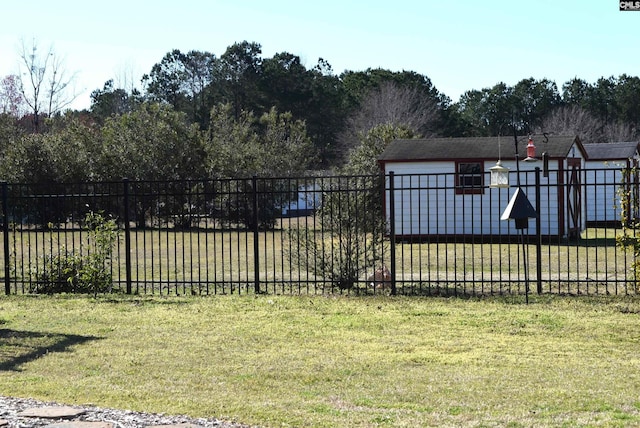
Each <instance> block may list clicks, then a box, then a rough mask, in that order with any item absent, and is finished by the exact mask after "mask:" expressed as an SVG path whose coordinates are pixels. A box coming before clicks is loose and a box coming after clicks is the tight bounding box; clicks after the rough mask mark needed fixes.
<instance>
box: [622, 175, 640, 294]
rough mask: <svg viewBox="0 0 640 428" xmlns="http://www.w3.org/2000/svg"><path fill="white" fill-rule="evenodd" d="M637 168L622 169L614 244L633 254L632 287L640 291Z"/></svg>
mask: <svg viewBox="0 0 640 428" xmlns="http://www.w3.org/2000/svg"><path fill="white" fill-rule="evenodd" d="M637 182H638V169H637V168H635V167H634V168H631V169H625V170H623V171H622V179H621V185H620V186H619V187H618V189H617V194H618V199H619V204H620V206H619V207H620V223H621V226H622V233H621V234H619V235H617V236H616V245H617V246H618V247H620V248H622V249H623V250H625V251H628V252H631V253H632V254H633V262H632V263H631V271H632V273H633V277H634V282H635V283H634V288H635V290H636V292H640V234H638V228H639V227H640V221H638V209H639V207H638V203H639V202H640V201H639V197H638V188H637V186H638V184H637Z"/></svg>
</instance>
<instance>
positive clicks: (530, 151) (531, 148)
mask: <svg viewBox="0 0 640 428" xmlns="http://www.w3.org/2000/svg"><path fill="white" fill-rule="evenodd" d="M537 160H538V159H536V146H535V145H534V144H533V138H531V136H529V141H528V142H527V157H526V158H524V161H525V162H536V161H537Z"/></svg>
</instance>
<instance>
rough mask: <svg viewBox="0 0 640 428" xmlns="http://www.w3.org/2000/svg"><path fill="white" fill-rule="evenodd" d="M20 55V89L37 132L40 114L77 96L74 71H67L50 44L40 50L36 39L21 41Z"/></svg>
mask: <svg viewBox="0 0 640 428" xmlns="http://www.w3.org/2000/svg"><path fill="white" fill-rule="evenodd" d="M19 56H20V74H19V88H20V93H21V94H22V96H23V99H24V101H25V103H26V104H27V105H28V106H29V109H30V112H31V114H32V115H33V128H34V131H35V132H39V131H40V126H41V117H42V116H43V115H44V116H45V117H47V116H51V115H54V114H57V113H59V112H61V111H62V110H64V109H65V108H67V107H69V106H70V105H71V103H72V102H73V101H74V100H75V99H76V98H77V96H78V94H77V93H76V92H75V90H74V88H73V83H74V81H75V74H71V75H70V74H69V73H67V71H66V70H65V68H64V62H63V60H62V58H60V57H59V56H58V55H57V54H56V53H55V51H54V50H53V47H50V48H49V49H48V50H47V51H45V52H44V54H40V52H39V51H38V45H37V42H36V41H35V40H34V41H33V43H32V44H31V45H30V46H27V45H26V44H25V43H24V41H23V42H22V45H21V49H20V52H19Z"/></svg>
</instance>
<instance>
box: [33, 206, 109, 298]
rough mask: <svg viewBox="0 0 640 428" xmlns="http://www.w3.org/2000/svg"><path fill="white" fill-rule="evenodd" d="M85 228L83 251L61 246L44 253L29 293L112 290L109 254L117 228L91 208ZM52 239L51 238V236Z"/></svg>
mask: <svg viewBox="0 0 640 428" xmlns="http://www.w3.org/2000/svg"><path fill="white" fill-rule="evenodd" d="M84 229H85V230H87V231H88V233H87V235H86V236H87V238H86V242H85V244H86V245H85V253H84V254H83V252H82V249H81V250H79V251H75V250H74V251H67V250H63V251H62V252H61V253H60V254H57V255H53V254H52V255H48V256H46V257H45V259H44V262H43V264H42V269H41V270H36V275H35V276H36V281H35V283H33V284H32V285H31V288H30V290H29V291H30V292H31V293H39V294H53V293H87V294H89V293H91V294H94V295H96V294H98V293H104V292H108V291H111V287H112V282H113V281H112V276H111V256H112V254H113V246H114V244H115V242H116V241H117V239H118V235H119V232H118V230H117V226H116V222H115V220H113V219H109V220H107V219H105V218H104V216H103V215H102V214H98V213H93V212H90V213H88V214H87V216H86V217H85V221H84ZM52 239H53V238H52Z"/></svg>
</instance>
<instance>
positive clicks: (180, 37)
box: [0, 0, 640, 108]
mask: <svg viewBox="0 0 640 428" xmlns="http://www.w3.org/2000/svg"><path fill="white" fill-rule="evenodd" d="M33 39H35V40H37V42H38V45H39V46H40V47H41V48H42V49H43V50H44V49H47V48H48V47H49V46H51V45H53V48H54V50H55V52H56V53H57V54H58V55H59V56H61V57H64V61H65V68H66V70H67V71H68V72H69V73H71V72H74V73H76V90H77V91H78V92H80V96H79V97H78V99H77V101H76V103H75V104H74V107H75V108H82V107H88V106H89V94H90V93H91V91H92V90H94V89H98V88H102V86H103V84H104V82H105V81H106V80H108V79H111V78H115V79H116V80H120V81H124V80H135V83H138V82H139V80H140V77H141V76H142V74H144V73H148V72H149V71H150V70H151V67H152V66H153V65H154V64H155V63H157V62H159V61H160V60H161V59H162V57H163V56H164V55H165V54H166V53H167V52H169V51H170V50H172V49H180V50H182V51H184V52H187V51H189V50H201V51H208V52H211V53H214V54H216V55H217V56H220V55H221V54H223V53H224V51H225V50H226V48H227V47H228V46H230V45H231V44H233V43H234V42H241V41H244V40H247V41H249V42H257V43H259V44H260V45H262V51H263V57H271V56H272V55H274V54H275V53H278V52H289V53H292V54H295V55H298V56H300V57H301V58H302V60H303V61H304V63H305V65H306V66H307V67H308V68H311V67H313V66H314V65H315V64H316V63H317V61H318V58H320V57H322V58H324V59H325V60H327V61H328V62H329V63H330V64H331V65H332V67H333V70H334V72H335V73H336V74H340V73H341V72H343V71H344V70H354V71H360V70H365V69H367V68H369V67H371V68H377V67H381V68H385V69H389V70H392V71H402V70H410V71H415V72H417V73H420V74H423V75H426V76H428V77H429V78H430V79H431V81H432V82H433V84H434V85H435V86H436V88H437V89H438V90H439V91H440V92H442V93H444V94H445V95H447V96H449V97H450V98H451V99H452V100H453V101H457V100H458V98H459V96H460V95H461V94H462V93H464V92H465V91H467V90H471V89H482V88H485V87H491V86H493V85H495V84H496V83H499V82H505V83H506V84H508V85H514V84H515V83H517V82H518V81H520V80H522V79H525V78H529V77H533V78H535V79H542V78H547V79H550V80H552V81H554V82H556V83H557V84H558V86H559V87H561V86H562V84H563V83H564V82H566V81H567V80H569V79H571V78H573V77H579V78H582V79H584V80H586V81H588V82H595V81H596V80H597V79H598V78H600V77H609V76H616V77H617V76H619V75H621V74H624V73H626V74H629V75H634V76H638V75H640V11H638V12H636V11H630V12H621V11H620V10H619V1H618V0H529V1H526V0H511V1H506V0H493V1H492V0H485V1H479V0H440V1H435V0H415V1H414V0H394V1H378V0H368V1H362V0H352V1H347V0H342V1H338V0H323V1H321V2H320V1H318V2H306V1H300V0H296V1H293V0H269V1H265V0H257V1H254V0H202V1H196V0H181V1H176V0H173V1H164V0H154V1H146V0H128V1H123V0H111V1H108V2H92V1H86V0H83V1H76V0H68V1H64V0H59V1H57V2H53V1H50V0H49V1H42V0H31V1H25V2H15V1H11V2H6V3H4V4H3V7H2V24H1V25H0V76H5V75H7V74H10V73H14V72H15V70H16V69H17V62H18V50H19V49H18V48H19V46H20V41H21V40H25V41H26V42H27V43H30V42H31V40H33Z"/></svg>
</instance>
